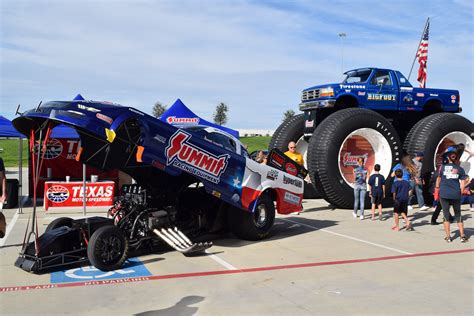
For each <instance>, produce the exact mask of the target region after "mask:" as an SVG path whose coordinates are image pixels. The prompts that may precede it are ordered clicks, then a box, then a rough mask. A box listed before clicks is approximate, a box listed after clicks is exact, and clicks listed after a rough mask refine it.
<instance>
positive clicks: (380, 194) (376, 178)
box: [369, 164, 385, 221]
mask: <svg viewBox="0 0 474 316" xmlns="http://www.w3.org/2000/svg"><path fill="white" fill-rule="evenodd" d="M379 171H380V165H379V164H376V165H375V166H374V174H373V175H371V176H370V178H369V190H370V191H369V192H370V198H371V202H372V220H373V221H374V220H375V208H376V207H378V209H379V220H382V199H383V198H384V197H385V177H384V176H383V175H381V174H380V173H379Z"/></svg>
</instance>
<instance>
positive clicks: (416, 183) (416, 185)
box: [412, 151, 430, 211]
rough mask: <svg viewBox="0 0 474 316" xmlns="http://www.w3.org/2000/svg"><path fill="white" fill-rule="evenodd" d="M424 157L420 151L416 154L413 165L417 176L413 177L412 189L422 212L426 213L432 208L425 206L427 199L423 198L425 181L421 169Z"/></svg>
mask: <svg viewBox="0 0 474 316" xmlns="http://www.w3.org/2000/svg"><path fill="white" fill-rule="evenodd" d="M423 156H424V154H423V152H422V151H418V152H416V153H415V158H413V159H412V161H413V164H414V165H415V168H416V174H414V175H413V182H412V187H413V189H414V191H415V194H416V199H417V201H418V207H419V208H420V211H425V210H427V209H429V208H430V207H429V206H428V205H426V204H425V199H424V198H423V179H422V177H421V167H423Z"/></svg>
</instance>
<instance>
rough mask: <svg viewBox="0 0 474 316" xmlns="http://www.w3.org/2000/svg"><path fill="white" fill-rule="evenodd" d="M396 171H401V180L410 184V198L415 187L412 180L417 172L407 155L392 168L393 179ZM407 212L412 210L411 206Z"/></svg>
mask: <svg viewBox="0 0 474 316" xmlns="http://www.w3.org/2000/svg"><path fill="white" fill-rule="evenodd" d="M398 169H400V170H402V172H403V176H402V179H403V180H405V181H408V183H409V184H410V192H409V196H410V195H411V193H412V190H413V188H414V186H415V182H414V181H413V179H414V176H415V175H416V172H417V170H416V167H415V165H414V164H413V162H412V160H411V158H410V156H409V155H407V154H405V155H404V156H403V157H402V162H401V163H398V164H396V165H395V166H394V167H393V169H392V177H393V178H394V177H395V171H397V170H398ZM408 210H409V211H411V210H413V207H411V205H410V206H408Z"/></svg>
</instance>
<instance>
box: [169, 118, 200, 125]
mask: <svg viewBox="0 0 474 316" xmlns="http://www.w3.org/2000/svg"><path fill="white" fill-rule="evenodd" d="M199 120H200V119H199V118H198V117H176V116H170V117H168V118H167V119H166V122H168V123H169V124H190V125H197V124H199Z"/></svg>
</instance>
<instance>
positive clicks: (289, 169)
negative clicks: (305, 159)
mask: <svg viewBox="0 0 474 316" xmlns="http://www.w3.org/2000/svg"><path fill="white" fill-rule="evenodd" d="M285 171H286V172H287V173H289V174H291V175H292V176H296V175H297V174H298V170H297V169H296V166H295V164H294V163H292V162H287V163H286V164H285Z"/></svg>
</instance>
